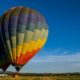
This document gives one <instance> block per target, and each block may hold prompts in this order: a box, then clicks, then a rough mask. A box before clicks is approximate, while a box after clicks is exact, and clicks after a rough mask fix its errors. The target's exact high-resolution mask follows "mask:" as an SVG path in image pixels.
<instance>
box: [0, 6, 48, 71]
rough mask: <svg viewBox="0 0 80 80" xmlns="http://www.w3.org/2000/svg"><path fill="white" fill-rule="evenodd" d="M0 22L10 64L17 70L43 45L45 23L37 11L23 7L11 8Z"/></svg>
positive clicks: (0, 32) (45, 37) (46, 31)
mask: <svg viewBox="0 0 80 80" xmlns="http://www.w3.org/2000/svg"><path fill="white" fill-rule="evenodd" d="M0 22H1V25H0V26H1V31H0V34H1V38H2V40H3V42H4V44H5V47H6V49H7V50H6V51H7V53H8V56H9V59H10V63H11V64H12V65H14V66H15V67H16V69H17V70H19V68H21V67H22V66H23V65H24V64H26V63H27V62H28V61H29V60H30V59H31V58H32V57H33V56H34V55H35V54H36V53H37V52H38V51H39V50H40V49H41V48H42V47H43V45H44V44H45V42H46V40H47V36H48V28H47V23H46V21H45V19H44V17H43V16H42V15H41V14H39V13H38V12H37V11H35V10H33V9H29V8H25V7H15V8H11V9H10V10H8V11H6V12H5V13H4V14H3V15H2V18H1V19H0Z"/></svg>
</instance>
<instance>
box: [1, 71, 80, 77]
mask: <svg viewBox="0 0 80 80" xmlns="http://www.w3.org/2000/svg"><path fill="white" fill-rule="evenodd" d="M0 74H7V75H12V74H19V75H21V76H61V75H64V76H71V75H75V76H78V75H80V72H74V73H70V72H69V73H20V72H18V73H17V72H11V71H6V72H3V71H0Z"/></svg>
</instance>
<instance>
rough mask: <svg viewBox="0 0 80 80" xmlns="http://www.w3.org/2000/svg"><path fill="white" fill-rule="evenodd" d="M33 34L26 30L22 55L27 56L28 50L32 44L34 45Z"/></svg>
mask: <svg viewBox="0 0 80 80" xmlns="http://www.w3.org/2000/svg"><path fill="white" fill-rule="evenodd" d="M33 34H34V32H32V31H28V30H26V32H25V36H24V42H23V45H22V51H21V54H26V52H27V51H28V49H29V48H30V47H31V43H33V41H32V37H33Z"/></svg>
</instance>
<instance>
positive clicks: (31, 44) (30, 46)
mask: <svg viewBox="0 0 80 80" xmlns="http://www.w3.org/2000/svg"><path fill="white" fill-rule="evenodd" d="M35 45H36V41H34V40H32V41H31V42H30V44H29V49H28V51H29V52H31V51H32V50H33V48H34V46H35Z"/></svg>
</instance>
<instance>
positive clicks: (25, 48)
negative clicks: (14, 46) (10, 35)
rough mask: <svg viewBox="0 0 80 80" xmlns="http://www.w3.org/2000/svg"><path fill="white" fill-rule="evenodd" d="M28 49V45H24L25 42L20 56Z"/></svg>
mask: <svg viewBox="0 0 80 80" xmlns="http://www.w3.org/2000/svg"><path fill="white" fill-rule="evenodd" d="M28 48H29V43H25V42H24V43H23V47H22V51H21V53H22V54H25V53H26V51H27V50H28Z"/></svg>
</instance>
